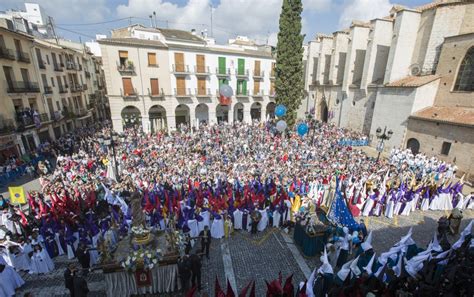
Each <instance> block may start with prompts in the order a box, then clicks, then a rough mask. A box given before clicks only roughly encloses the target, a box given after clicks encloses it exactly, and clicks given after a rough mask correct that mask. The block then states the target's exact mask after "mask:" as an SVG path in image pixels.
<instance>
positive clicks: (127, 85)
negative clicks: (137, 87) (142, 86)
mask: <svg viewBox="0 0 474 297" xmlns="http://www.w3.org/2000/svg"><path fill="white" fill-rule="evenodd" d="M122 85H123V94H124V95H125V96H128V95H133V94H135V91H134V90H133V85H132V79H131V78H130V77H124V78H122Z"/></svg>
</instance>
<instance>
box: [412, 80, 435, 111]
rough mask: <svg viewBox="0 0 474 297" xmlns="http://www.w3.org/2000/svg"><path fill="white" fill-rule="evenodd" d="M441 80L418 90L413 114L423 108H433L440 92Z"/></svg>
mask: <svg viewBox="0 0 474 297" xmlns="http://www.w3.org/2000/svg"><path fill="white" fill-rule="evenodd" d="M439 81H440V80H439V79H437V80H435V81H432V82H430V83H428V84H426V85H424V86H421V87H419V88H417V90H416V97H415V101H414V102H413V107H412V110H411V112H412V113H414V112H417V111H419V110H422V109H423V108H426V107H429V106H433V103H434V100H435V97H436V92H437V91H438V86H439Z"/></svg>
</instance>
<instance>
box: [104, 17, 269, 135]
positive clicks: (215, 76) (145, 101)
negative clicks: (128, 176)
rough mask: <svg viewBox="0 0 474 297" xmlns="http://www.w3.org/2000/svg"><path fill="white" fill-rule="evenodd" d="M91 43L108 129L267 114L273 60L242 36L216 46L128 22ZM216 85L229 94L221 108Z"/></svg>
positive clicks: (199, 38) (195, 37)
mask: <svg viewBox="0 0 474 297" xmlns="http://www.w3.org/2000/svg"><path fill="white" fill-rule="evenodd" d="M99 43H100V45H101V52H102V58H103V61H104V69H105V77H106V81H107V85H108V86H109V87H108V90H109V99H110V106H111V112H112V121H113V124H114V129H115V130H118V131H122V130H123V129H124V128H125V127H127V126H130V125H133V124H137V123H141V125H142V127H143V130H144V131H157V130H160V129H171V130H173V129H176V128H178V127H179V126H180V125H188V126H194V127H196V126H198V125H199V123H202V122H206V123H210V124H215V123H218V122H229V123H232V122H234V121H245V122H250V121H252V120H258V121H261V120H264V119H266V118H267V116H272V115H273V111H274V108H275V103H274V85H273V83H274V76H273V73H274V72H273V70H272V69H274V67H275V60H274V58H273V57H272V54H271V52H270V51H269V50H267V49H262V48H260V47H258V46H256V45H255V44H253V43H252V42H251V41H249V40H246V39H245V38H240V39H237V40H235V41H233V44H231V45H226V46H223V45H216V44H215V42H214V41H213V40H212V39H209V38H206V37H203V36H201V35H197V34H196V33H195V32H187V31H181V30H171V29H158V28H145V27H143V26H141V25H135V26H131V27H127V28H123V29H117V30H115V31H113V32H112V38H108V39H101V40H99ZM132 68H133V69H132ZM123 70H125V71H123ZM132 70H133V71H132ZM222 84H227V85H229V86H231V87H232V89H233V91H234V95H233V96H232V98H231V104H229V105H224V104H221V102H220V101H219V97H220V95H219V87H220V86H221V85H222ZM130 94H132V96H130Z"/></svg>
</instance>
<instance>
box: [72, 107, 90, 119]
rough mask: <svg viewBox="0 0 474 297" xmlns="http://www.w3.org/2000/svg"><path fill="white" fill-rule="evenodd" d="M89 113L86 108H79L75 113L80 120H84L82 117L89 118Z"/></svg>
mask: <svg viewBox="0 0 474 297" xmlns="http://www.w3.org/2000/svg"><path fill="white" fill-rule="evenodd" d="M88 113H89V111H88V110H87V109H85V108H78V109H77V110H76V112H75V115H76V117H78V118H82V117H85V116H87V114H88Z"/></svg>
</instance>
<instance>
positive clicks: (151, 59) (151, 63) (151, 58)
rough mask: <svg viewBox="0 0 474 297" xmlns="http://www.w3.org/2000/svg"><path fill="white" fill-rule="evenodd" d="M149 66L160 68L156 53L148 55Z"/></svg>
mask: <svg viewBox="0 0 474 297" xmlns="http://www.w3.org/2000/svg"><path fill="white" fill-rule="evenodd" d="M148 66H158V64H157V63H156V54H155V53H148Z"/></svg>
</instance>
